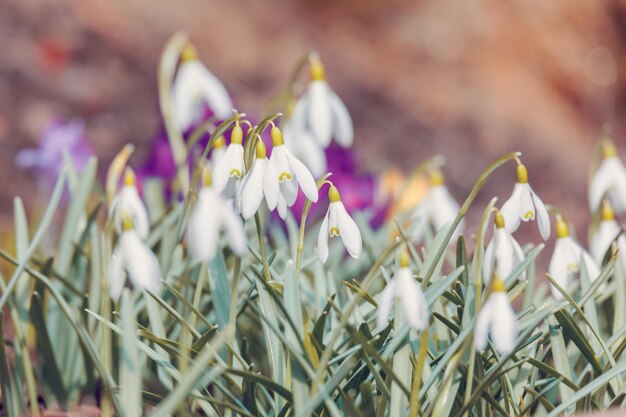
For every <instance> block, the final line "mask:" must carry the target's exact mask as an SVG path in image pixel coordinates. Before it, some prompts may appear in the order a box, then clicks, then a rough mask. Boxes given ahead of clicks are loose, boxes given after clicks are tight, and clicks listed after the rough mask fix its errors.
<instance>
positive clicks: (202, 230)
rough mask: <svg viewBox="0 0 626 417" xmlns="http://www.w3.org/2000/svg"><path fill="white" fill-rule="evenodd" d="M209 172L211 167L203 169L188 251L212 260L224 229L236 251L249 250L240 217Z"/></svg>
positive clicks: (188, 239)
mask: <svg viewBox="0 0 626 417" xmlns="http://www.w3.org/2000/svg"><path fill="white" fill-rule="evenodd" d="M210 172H211V171H210V170H209V168H208V167H205V168H204V173H203V186H202V188H201V189H200V191H199V192H198V201H197V202H196V206H195V207H194V208H193V210H192V212H191V214H190V216H189V223H188V224H187V234H186V240H187V250H188V251H189V255H190V256H191V257H192V258H194V259H196V260H199V261H210V260H211V259H213V257H214V256H215V253H216V251H217V246H218V243H219V232H220V230H221V229H225V230H226V232H227V233H228V243H229V246H230V248H231V249H232V250H233V251H234V252H235V253H236V254H238V255H240V256H241V255H243V254H244V252H245V251H246V235H245V232H244V229H243V223H242V221H241V218H240V217H239V216H237V214H235V212H234V211H233V210H232V208H231V207H230V206H229V205H228V203H227V202H226V200H224V198H223V197H222V196H221V195H220V194H219V193H218V192H217V191H216V190H214V189H213V187H212V186H211V174H210Z"/></svg>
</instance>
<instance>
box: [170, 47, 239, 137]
mask: <svg viewBox="0 0 626 417" xmlns="http://www.w3.org/2000/svg"><path fill="white" fill-rule="evenodd" d="M172 100H173V108H172V114H173V118H174V123H175V124H176V127H177V128H178V129H179V130H181V131H184V130H187V129H189V127H191V126H192V125H193V124H194V123H195V122H197V121H198V120H200V119H201V118H202V112H203V107H204V105H207V106H208V107H209V108H210V109H211V110H212V111H213V113H214V114H215V116H216V117H217V118H218V119H221V120H223V119H226V118H227V117H229V116H230V115H231V114H232V108H233V102H232V100H231V99H230V96H229V95H228V91H227V90H226V88H225V87H224V85H223V84H222V83H221V81H220V80H218V79H217V77H216V76H215V75H213V74H212V73H211V72H210V71H209V70H208V69H206V67H205V66H204V65H202V63H201V62H200V61H199V60H198V53H197V51H196V49H195V48H194V46H193V45H191V44H187V45H186V46H185V48H184V49H183V52H182V54H181V63H180V66H179V67H178V72H177V74H176V78H175V79H174V84H173V86H172Z"/></svg>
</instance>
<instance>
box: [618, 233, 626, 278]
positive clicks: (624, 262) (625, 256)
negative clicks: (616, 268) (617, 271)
mask: <svg viewBox="0 0 626 417" xmlns="http://www.w3.org/2000/svg"><path fill="white" fill-rule="evenodd" d="M617 249H618V250H619V257H618V261H619V265H620V267H621V268H622V271H626V236H624V235H621V236H620V237H618V238H617Z"/></svg>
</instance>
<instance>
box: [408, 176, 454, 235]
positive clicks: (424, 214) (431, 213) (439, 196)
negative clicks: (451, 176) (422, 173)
mask: <svg viewBox="0 0 626 417" xmlns="http://www.w3.org/2000/svg"><path fill="white" fill-rule="evenodd" d="M459 210H460V207H459V203H457V202H456V200H455V199H454V198H453V197H452V196H451V195H450V192H449V191H448V188H447V187H446V185H445V182H444V178H443V174H442V173H441V171H439V170H437V171H433V172H431V174H430V189H429V190H428V194H427V195H426V197H424V199H423V200H422V201H421V202H420V203H419V204H418V205H417V207H415V209H414V210H413V214H412V216H411V217H412V219H413V224H414V229H413V233H412V235H411V239H412V240H413V241H414V242H420V241H421V240H422V239H423V238H424V234H425V233H426V230H427V227H428V226H429V225H431V226H432V227H433V229H434V231H435V233H436V232H438V231H439V230H441V229H442V228H443V227H444V226H446V225H450V224H451V223H452V222H453V221H454V219H455V218H456V216H457V215H458V213H459ZM464 227H465V220H464V219H461V221H460V222H459V224H458V226H457V227H456V229H455V231H454V234H453V236H452V239H451V240H450V241H451V242H454V241H455V240H456V239H457V238H458V237H459V235H460V234H461V233H462V232H463V228H464Z"/></svg>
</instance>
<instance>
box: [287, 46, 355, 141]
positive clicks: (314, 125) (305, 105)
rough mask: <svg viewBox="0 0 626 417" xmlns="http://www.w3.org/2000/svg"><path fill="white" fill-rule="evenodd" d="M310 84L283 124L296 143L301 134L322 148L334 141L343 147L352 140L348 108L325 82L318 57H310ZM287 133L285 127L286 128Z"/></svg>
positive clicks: (322, 68) (322, 67) (352, 130)
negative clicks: (288, 118)
mask: <svg viewBox="0 0 626 417" xmlns="http://www.w3.org/2000/svg"><path fill="white" fill-rule="evenodd" d="M309 61H310V64H311V82H310V83H309V86H308V88H307V91H306V92H305V93H304V95H303V96H302V97H301V98H300V99H299V100H298V102H297V103H296V107H295V109H294V112H293V116H292V117H291V119H290V120H289V121H288V122H287V124H288V126H290V129H292V128H293V131H292V132H290V133H293V135H294V138H295V139H294V140H295V142H296V143H297V144H299V143H300V136H301V135H307V134H308V135H310V136H311V138H313V139H314V140H315V142H317V144H318V145H320V146H321V147H322V149H325V148H327V147H328V145H330V142H331V140H332V139H333V138H334V139H335V140H336V141H337V143H338V144H339V145H340V146H343V147H344V148H347V147H349V146H351V145H352V141H353V139H354V127H353V126H352V119H351V118H350V113H348V109H347V108H346V106H345V105H344V104H343V102H342V101H341V99H340V98H339V97H338V96H337V94H335V92H334V91H333V90H332V89H331V88H330V86H329V85H328V83H327V82H326V77H325V75H324V66H323V65H322V62H321V61H320V59H319V57H318V56H317V55H315V54H312V55H311V56H310V58H309ZM286 130H287V128H286Z"/></svg>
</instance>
